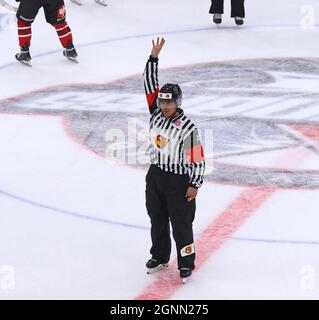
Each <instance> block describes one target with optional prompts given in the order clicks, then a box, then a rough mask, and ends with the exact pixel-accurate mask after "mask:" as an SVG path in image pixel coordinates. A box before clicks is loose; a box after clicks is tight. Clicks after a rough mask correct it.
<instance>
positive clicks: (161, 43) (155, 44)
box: [151, 37, 165, 58]
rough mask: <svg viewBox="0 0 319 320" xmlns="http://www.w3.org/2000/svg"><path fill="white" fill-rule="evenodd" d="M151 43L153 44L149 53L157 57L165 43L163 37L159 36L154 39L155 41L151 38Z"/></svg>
mask: <svg viewBox="0 0 319 320" xmlns="http://www.w3.org/2000/svg"><path fill="white" fill-rule="evenodd" d="M152 44H153V48H152V53H151V56H152V57H153V58H158V56H159V54H160V52H161V50H162V48H163V46H164V44H165V39H164V38H162V39H160V38H159V37H158V38H157V39H156V42H155V40H152Z"/></svg>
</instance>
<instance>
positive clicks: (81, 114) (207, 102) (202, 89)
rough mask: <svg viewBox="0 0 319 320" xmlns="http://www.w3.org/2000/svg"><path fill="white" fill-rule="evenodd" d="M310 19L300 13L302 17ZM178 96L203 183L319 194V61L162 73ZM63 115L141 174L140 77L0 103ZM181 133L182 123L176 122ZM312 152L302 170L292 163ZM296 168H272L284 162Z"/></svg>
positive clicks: (81, 136) (144, 120)
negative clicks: (193, 136) (192, 130)
mask: <svg viewBox="0 0 319 320" xmlns="http://www.w3.org/2000/svg"><path fill="white" fill-rule="evenodd" d="M305 15H306V13H305ZM160 76H161V77H160V80H161V83H165V82H168V81H174V82H175V83H179V84H180V85H181V88H182V90H183V97H184V99H183V101H184V102H183V106H182V108H183V109H184V111H185V113H186V114H187V115H189V116H190V117H191V119H192V120H193V121H194V123H195V124H196V125H197V127H198V128H199V131H200V136H201V141H202V143H203V146H204V152H205V157H206V160H208V166H209V163H211V164H212V166H211V170H210V169H208V170H207V172H206V173H207V174H206V180H209V181H214V182H218V183H226V184H231V185H240V186H265V187H270V188H295V189H299V188H302V189H319V168H318V165H317V164H318V161H317V158H316V157H318V154H319V87H318V85H317V84H318V83H319V59H310V58H300V59H298V58H295V59H294V58H278V59H255V60H254V59H252V60H238V61H229V62H212V63H204V64H195V65H189V66H182V67H176V68H170V69H168V70H161V75H160ZM1 110H2V111H3V112H14V113H16V112H19V111H21V112H25V111H26V110H28V112H34V113H37V112H39V113H41V114H42V113H44V112H46V113H48V114H52V115H56V114H61V115H64V116H67V117H68V119H69V121H68V122H69V126H70V128H69V129H70V130H72V132H73V134H74V135H76V137H77V139H78V140H80V141H81V142H82V144H84V145H86V146H88V147H89V148H90V149H92V150H94V151H95V152H97V153H99V154H100V155H102V156H104V155H105V154H107V155H108V159H112V158H116V159H122V160H123V162H124V163H125V164H134V165H137V166H146V165H147V164H148V159H147V157H146V155H147V152H148V150H147V144H146V143H145V141H146V140H147V137H148V134H149V132H148V129H149V128H148V126H149V114H148V109H147V105H146V101H145V95H144V92H143V79H142V76H132V77H131V78H126V79H123V80H118V81H115V82H112V83H110V84H105V85H96V86H92V85H74V86H65V87H61V86H59V87H56V88H55V87H53V88H51V89H48V90H46V91H42V92H35V93H34V94H28V95H25V96H24V97H23V96H22V97H17V98H16V99H14V100H10V101H5V102H3V103H0V112H1ZM176 129H178V124H176ZM304 151H306V152H308V153H310V154H311V156H310V158H311V157H312V158H315V159H312V162H311V161H310V162H308V164H307V167H302V166H300V163H299V162H298V161H295V158H296V157H297V156H298V155H299V154H300V153H302V152H304ZM287 154H288V155H290V156H291V155H292V157H293V159H292V160H294V163H295V166H294V165H293V164H292V163H291V162H292V161H290V160H289V164H290V168H289V170H287V169H285V165H286V164H287V161H285V162H284V163H283V165H282V166H280V165H279V166H278V165H277V166H276V167H272V166H271V164H272V163H274V161H275V160H276V159H278V158H284V157H285V155H287Z"/></svg>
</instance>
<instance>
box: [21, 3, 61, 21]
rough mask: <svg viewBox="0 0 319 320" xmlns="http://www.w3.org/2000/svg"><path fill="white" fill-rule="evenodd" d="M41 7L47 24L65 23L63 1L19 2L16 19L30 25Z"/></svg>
mask: <svg viewBox="0 0 319 320" xmlns="http://www.w3.org/2000/svg"><path fill="white" fill-rule="evenodd" d="M42 7H43V9H44V14H45V19H46V21H47V22H48V23H51V24H59V23H63V22H64V21H65V6H64V0H21V2H20V5H19V9H18V12H17V18H18V19H21V20H23V21H24V22H28V23H32V22H33V21H34V20H35V17H36V16H37V14H38V12H39V10H40V8H42Z"/></svg>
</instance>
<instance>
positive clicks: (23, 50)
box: [15, 44, 32, 67]
mask: <svg viewBox="0 0 319 320" xmlns="http://www.w3.org/2000/svg"><path fill="white" fill-rule="evenodd" d="M15 57H16V59H17V60H18V61H19V62H21V63H22V64H24V65H26V66H28V67H31V66H32V65H31V62H30V61H31V55H30V51H29V46H28V45H27V44H25V45H24V46H23V47H20V52H19V53H17V54H16V55H15Z"/></svg>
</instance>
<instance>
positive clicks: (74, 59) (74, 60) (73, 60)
mask: <svg viewBox="0 0 319 320" xmlns="http://www.w3.org/2000/svg"><path fill="white" fill-rule="evenodd" d="M66 58H67V59H68V60H70V61H72V62H73V63H79V60H78V59H77V58H71V57H66Z"/></svg>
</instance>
